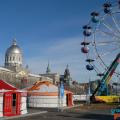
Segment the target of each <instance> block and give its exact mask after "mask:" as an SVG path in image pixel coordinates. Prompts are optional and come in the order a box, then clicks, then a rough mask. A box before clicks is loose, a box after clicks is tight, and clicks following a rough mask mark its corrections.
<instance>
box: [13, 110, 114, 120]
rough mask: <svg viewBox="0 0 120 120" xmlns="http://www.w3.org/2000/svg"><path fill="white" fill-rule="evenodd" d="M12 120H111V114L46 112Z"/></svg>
mask: <svg viewBox="0 0 120 120" xmlns="http://www.w3.org/2000/svg"><path fill="white" fill-rule="evenodd" d="M12 120H113V116H112V115H108V114H105V113H104V114H101V113H100V114H99V112H81V113H79V112H47V113H44V114H37V115H33V116H27V117H20V118H14V119H12Z"/></svg>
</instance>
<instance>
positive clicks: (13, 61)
mask: <svg viewBox="0 0 120 120" xmlns="http://www.w3.org/2000/svg"><path fill="white" fill-rule="evenodd" d="M13 66H15V67H16V66H17V67H20V66H22V51H21V49H20V47H19V46H18V45H17V43H16V40H13V43H12V45H11V46H10V47H9V48H8V49H7V51H6V54H5V67H6V68H11V67H13Z"/></svg>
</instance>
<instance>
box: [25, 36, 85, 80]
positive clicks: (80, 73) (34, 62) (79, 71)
mask: <svg viewBox="0 0 120 120" xmlns="http://www.w3.org/2000/svg"><path fill="white" fill-rule="evenodd" d="M80 47H81V46H80V38H79V37H74V38H64V39H61V40H60V39H59V40H58V41H57V42H55V43H54V44H53V45H52V46H49V47H48V46H47V47H46V48H45V49H44V55H41V56H39V55H38V56H34V57H32V58H30V59H26V63H28V64H29V66H30V69H31V71H32V72H33V71H34V72H36V73H44V72H45V71H46V67H47V62H48V60H49V61H50V66H51V71H52V72H58V73H60V74H63V73H64V70H65V68H66V65H67V64H68V65H69V69H70V72H71V76H72V77H73V79H75V80H79V81H82V82H83V81H84V80H85V79H86V78H84V75H85V71H84V70H85V62H84V61H85V56H84V55H82V53H81V51H80ZM83 57H84V58H83Z"/></svg>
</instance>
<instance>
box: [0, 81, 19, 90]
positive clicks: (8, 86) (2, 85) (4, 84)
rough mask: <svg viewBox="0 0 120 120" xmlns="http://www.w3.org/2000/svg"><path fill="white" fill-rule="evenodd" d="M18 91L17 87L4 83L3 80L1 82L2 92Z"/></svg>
mask: <svg viewBox="0 0 120 120" xmlns="http://www.w3.org/2000/svg"><path fill="white" fill-rule="evenodd" d="M2 89H4V90H17V88H16V87H14V86H13V85H11V84H9V83H7V82H5V81H3V80H0V90H2Z"/></svg>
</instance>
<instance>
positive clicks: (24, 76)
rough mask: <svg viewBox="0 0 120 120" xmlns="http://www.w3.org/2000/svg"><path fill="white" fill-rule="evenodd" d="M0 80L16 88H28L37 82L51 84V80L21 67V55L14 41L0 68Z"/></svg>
mask: <svg viewBox="0 0 120 120" xmlns="http://www.w3.org/2000/svg"><path fill="white" fill-rule="evenodd" d="M0 79H1V80H5V81H6V82H8V83H10V84H12V85H14V86H16V87H17V88H25V87H28V86H30V85H33V84H34V83H35V82H36V81H38V80H40V81H43V80H47V81H50V82H52V83H53V78H50V77H49V76H43V75H42V76H41V75H40V74H39V75H37V74H32V73H30V71H29V70H28V68H27V67H26V68H24V67H23V53H22V50H21V48H20V47H19V46H18V45H17V43H16V40H13V43H12V45H11V46H10V47H9V48H8V49H7V50H6V53H5V64H4V66H3V67H0Z"/></svg>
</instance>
